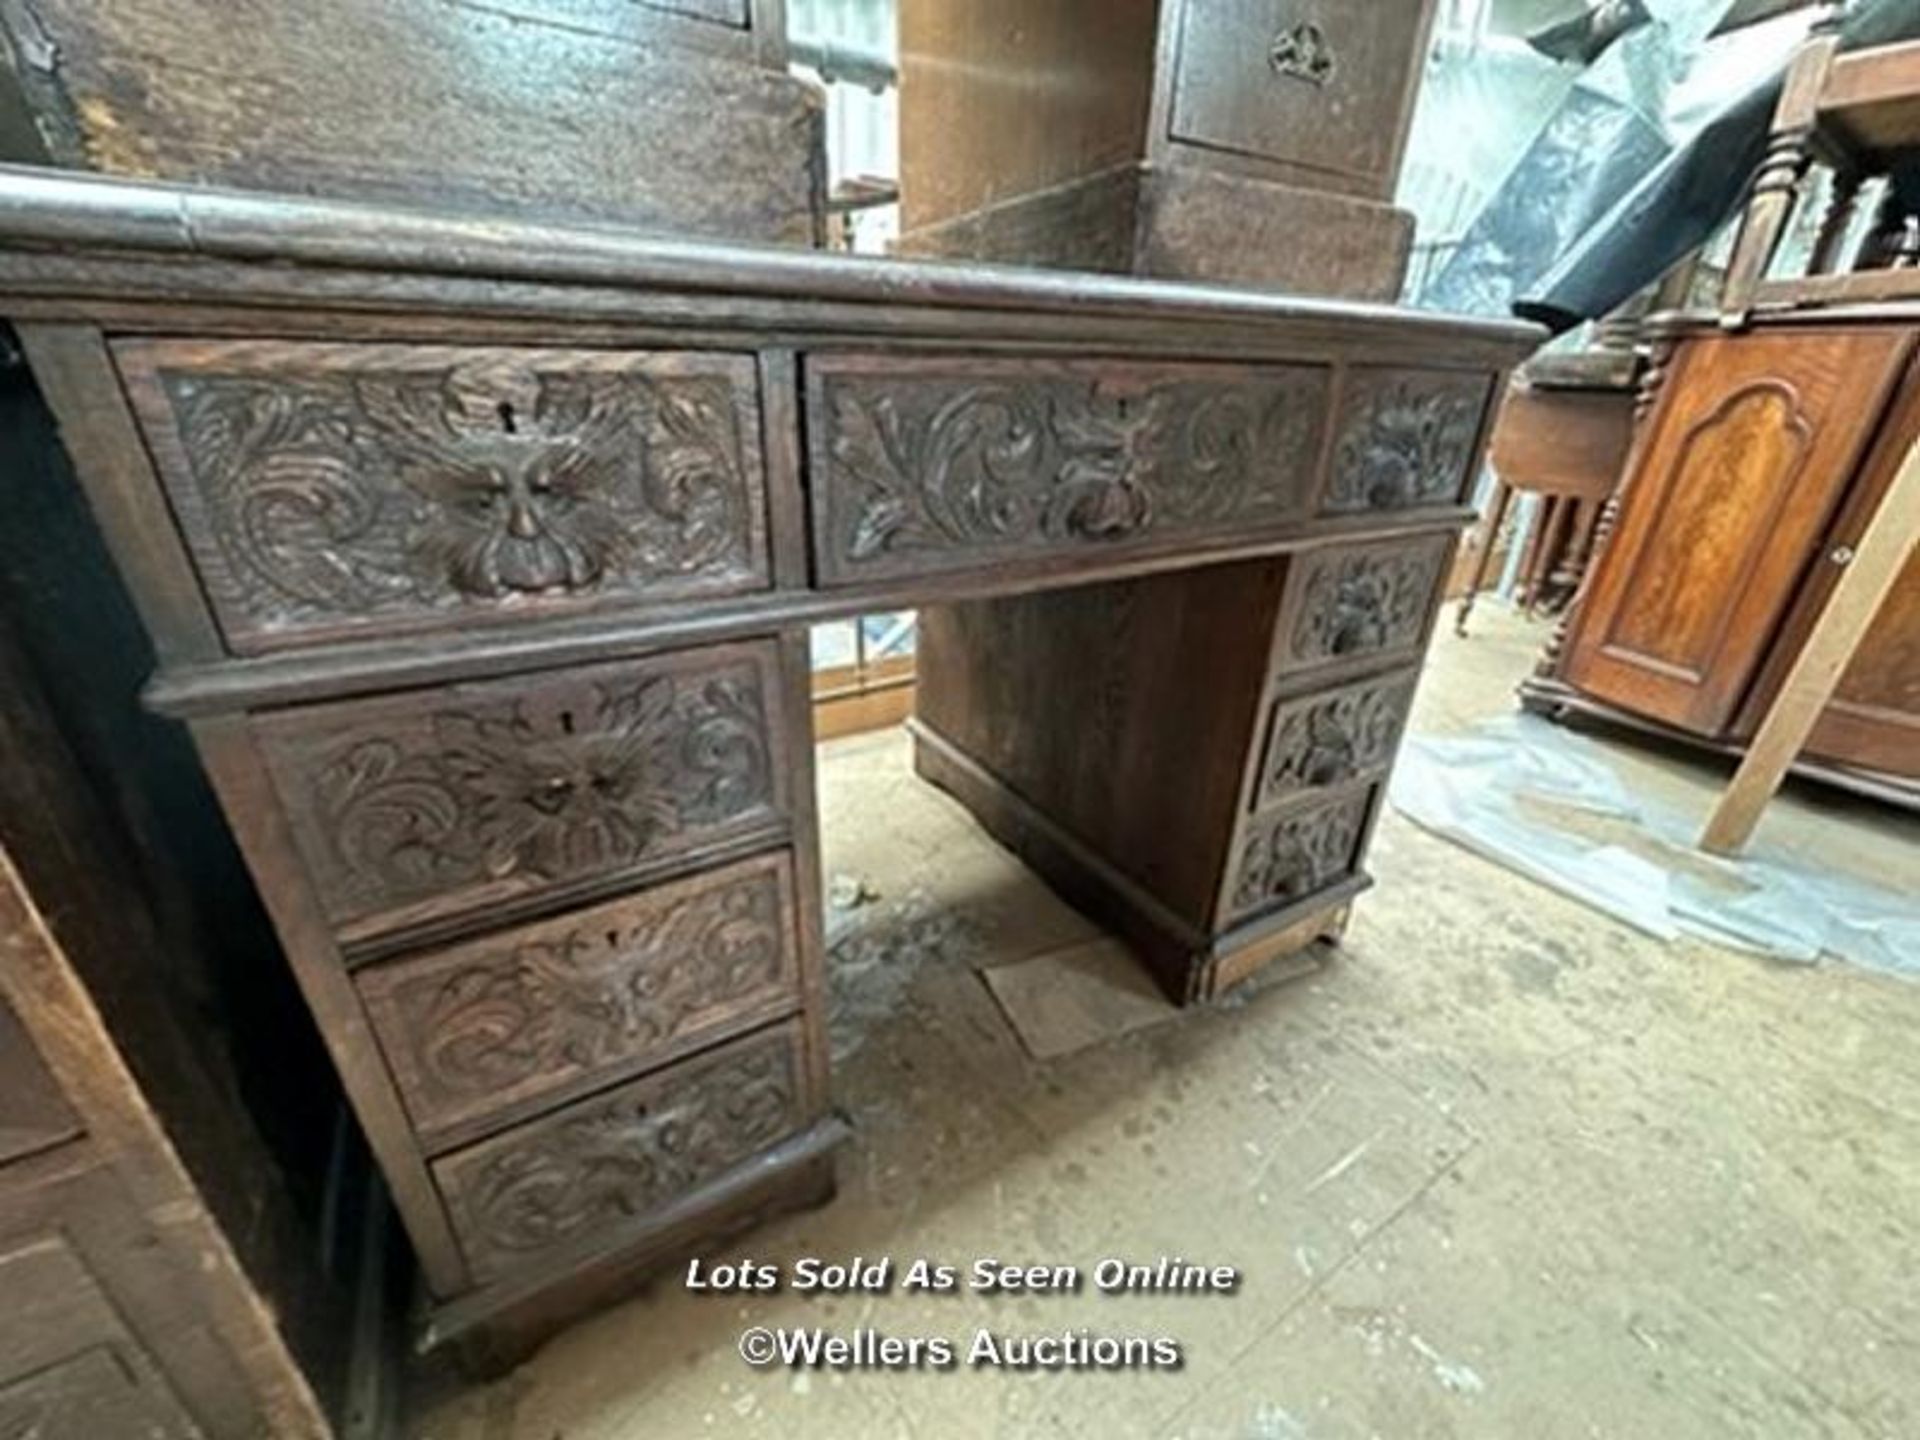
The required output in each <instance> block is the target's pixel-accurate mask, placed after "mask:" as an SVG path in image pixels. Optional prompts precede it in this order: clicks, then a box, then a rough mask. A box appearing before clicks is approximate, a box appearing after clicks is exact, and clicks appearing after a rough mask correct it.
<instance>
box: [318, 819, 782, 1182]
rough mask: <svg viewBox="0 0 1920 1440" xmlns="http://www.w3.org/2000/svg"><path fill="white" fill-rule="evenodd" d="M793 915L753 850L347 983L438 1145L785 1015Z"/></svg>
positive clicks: (778, 875)
mask: <svg viewBox="0 0 1920 1440" xmlns="http://www.w3.org/2000/svg"><path fill="white" fill-rule="evenodd" d="M793 909H794V897H793V873H792V866H791V863H790V861H789V859H788V857H787V856H786V855H785V854H775V855H766V856H759V857H756V858H754V859H751V860H744V861H741V862H740V863H738V864H736V865H729V866H724V867H722V868H721V869H718V870H714V871H709V872H707V873H705V874H702V875H697V876H694V877H692V878H690V879H686V880H679V881H674V882H672V883H669V884H666V885H661V886H657V887H655V888H653V889H650V890H646V891H642V892H641V893H639V894H637V895H630V896H625V897H623V898H621V899H618V900H611V901H608V902H607V903H605V904H603V905H595V906H591V907H589V908H588V909H585V910H580V911H574V912H570V913H569V914H566V915H563V916H559V917H557V918H555V919H552V920H543V921H538V922H536V923H534V924H531V925H523V926H518V927H516V928H514V929H510V930H506V931H502V932H501V933H499V934H497V935H489V936H487V937H485V938H484V939H479V940H470V941H467V942H465V943H463V944H460V945H454V946H450V947H448V948H447V949H444V950H439V951H435V952H432V953H429V954H425V955H418V956H408V957H406V958H404V959H400V960H395V961H392V962H390V963H388V964H385V965H381V966H378V967H375V968H372V969H368V970H363V971H362V972H360V974H359V975H358V976H357V977H356V982H357V984H358V986H359V989H360V994H361V996H362V998H363V999H364V1000H365V1001H366V1004H367V1013H368V1016H369V1018H370V1019H371V1020H372V1022H373V1028H374V1033H375V1034H376V1035H378V1036H379V1038H380V1047H381V1049H382V1050H383V1051H385V1053H386V1057H387V1063H388V1065H389V1066H390V1068H391V1069H392V1070H393V1074H394V1081H395V1083H396V1084H397V1085H398V1086H399V1089H400V1094H401V1096H402V1098H403V1099H404V1100H405V1101H406V1104H407V1109H408V1112H409V1113H410V1114H411V1115H412V1117H413V1120H414V1123H415V1124H416V1125H418V1126H419V1127H420V1129H421V1131H422V1132H423V1134H424V1135H425V1136H426V1137H427V1142H428V1143H429V1144H432V1143H434V1137H435V1136H437V1135H441V1134H445V1133H446V1132H448V1131H449V1130H451V1129H453V1128H454V1127H461V1128H463V1129H464V1128H466V1126H465V1125H463V1122H471V1121H475V1120H486V1119H497V1118H498V1117H502V1116H511V1115H514V1114H518V1113H522V1112H524V1111H525V1110H526V1108H527V1107H528V1105H529V1104H530V1103H533V1104H538V1103H547V1102H551V1101H553V1100H556V1099H565V1098H567V1097H568V1096H570V1095H574V1094H578V1093H580V1092H581V1091H582V1090H584V1089H586V1088H588V1087H590V1086H591V1085H593V1084H594V1083H595V1082H600V1083H605V1082H606V1081H607V1080H609V1079H618V1078H620V1077H621V1076H622V1075H625V1074H628V1073H631V1072H632V1071H634V1070H636V1069H639V1068H641V1067H642V1066H644V1065H653V1064H658V1063H660V1062H662V1061H665V1060H672V1059H674V1058H676V1057H678V1056H680V1055H683V1054H685V1053H687V1052H688V1051H689V1050H692V1049H696V1048H698V1047H699V1046H701V1045H703V1044H707V1043H710V1042H711V1041H713V1040H716V1039H720V1038H723V1037H724V1036H725V1035H727V1034H728V1033H730V1032H732V1031H735V1030H739V1029H741V1028H744V1027H745V1025H748V1024H751V1023H753V1021H754V1020H756V1019H758V1020H765V1019H768V1018H770V1017H771V1016H772V1015H773V1014H775V1013H779V1012H782V1011H791V1010H793V1009H794V1008H795V1007H796V1006H797V1004H798V1000H799V994H798V976H797V959H798V956H797V946H796V936H795V933H794V915H793Z"/></svg>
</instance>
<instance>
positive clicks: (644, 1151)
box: [433, 1021, 809, 1283]
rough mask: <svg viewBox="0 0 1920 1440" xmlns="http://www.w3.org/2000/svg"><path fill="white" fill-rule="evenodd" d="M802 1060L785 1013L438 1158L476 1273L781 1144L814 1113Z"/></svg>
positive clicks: (570, 1238) (642, 1209)
mask: <svg viewBox="0 0 1920 1440" xmlns="http://www.w3.org/2000/svg"><path fill="white" fill-rule="evenodd" d="M804 1074H805V1072H804V1067H803V1065H802V1042H801V1030H800V1024H799V1022H798V1021H786V1022H783V1023H781V1024H780V1025H777V1026H774V1027H771V1028H769V1029H766V1030H762V1031H758V1032H756V1033H754V1034H752V1035H749V1036H746V1037H745V1038H743V1039H740V1040H735V1041H732V1042H731V1043H729V1044H726V1045H723V1046H721V1047H720V1048H719V1049H717V1050H712V1051H709V1052H708V1053H706V1054H704V1055H701V1056H698V1057H696V1058H695V1059H692V1060H686V1061H683V1062H681V1063H680V1064H678V1065H674V1066H671V1067H669V1068H668V1069H666V1070H661V1071H656V1072H655V1073H653V1074H651V1075H647V1076H644V1077H642V1078H641V1079H639V1080H635V1081H632V1082H630V1083H628V1084H626V1085H622V1086H619V1087H618V1088H616V1089H613V1090H608V1091H605V1092H603V1093H602V1094H599V1095H595V1096H593V1097H591V1098H590V1099H586V1100H582V1101H579V1102H577V1103H576V1104H573V1105H569V1106H567V1107H566V1108H565V1109H563V1110H559V1111H556V1112H555V1113H554V1114H552V1115H548V1116H545V1117H543V1118H542V1119H539V1120H535V1121H533V1122H532V1123H530V1124H527V1125H523V1126H521V1127H519V1128H518V1129H516V1130H511V1131H508V1132H507V1133H506V1134H504V1135H497V1136H495V1137H493V1138H492V1139H490V1140H483V1141H481V1142H480V1143H479V1144H477V1145H473V1146H470V1147H468V1148H467V1149H465V1150H460V1151H456V1152H455V1153H454V1154H452V1155H449V1156H447V1157H446V1158H444V1159H442V1160H439V1161H437V1162H435V1164H434V1166H433V1173H434V1178H435V1180H436V1181H437V1182H438V1183H439V1186H440V1190H441V1194H442V1195H443V1196H444V1197H445V1199H446V1202H447V1211H448V1214H449V1216H450V1217H451V1219H452V1222H453V1228H454V1233H455V1234H456V1235H457V1236H458V1237H459V1240H460V1246H461V1250H462V1251H463V1252H464V1254H465V1255H466V1259H467V1264H468V1267H469V1268H470V1269H471V1270H472V1272H473V1277H474V1279H475V1281H476V1282H479V1283H485V1282H486V1281H489V1280H492V1279H496V1278H498V1277H499V1276H501V1275H503V1274H505V1273H507V1272H509V1271H511V1270H513V1269H515V1268H516V1267H519V1266H521V1265H525V1264H527V1263H529V1262H533V1261H537V1260H538V1259H539V1258H540V1256H541V1255H542V1253H543V1252H546V1251H548V1250H551V1249H553V1248H555V1247H559V1246H563V1245H564V1246H567V1247H568V1248H569V1249H573V1248H576V1247H577V1248H579V1249H591V1248H593V1244H594V1239H593V1237H594V1236H595V1233H596V1232H599V1231H603V1230H604V1231H614V1230H617V1229H619V1228H622V1227H624V1225H626V1224H627V1223H630V1222H632V1221H633V1220H635V1219H636V1218H637V1217H640V1216H644V1215H645V1214H646V1213H647V1212H648V1211H650V1210H655V1209H658V1208H659V1207H660V1206H662V1205H665V1204H668V1203H669V1202H671V1201H673V1200H675V1199H678V1198H679V1197H680V1196H682V1195H684V1194H686V1193H687V1192H688V1191H690V1190H693V1189H696V1188H697V1187H699V1186H700V1185H703V1184H705V1183H706V1182H708V1181H710V1180H714V1179H716V1178H718V1177H719V1176H720V1175H722V1174H724V1173H725V1172H726V1171H727V1170H729V1169H731V1168H732V1167H733V1166H735V1165H738V1164H739V1163H740V1162H742V1161H744V1160H747V1159H750V1158H751V1157H752V1156H754V1155H756V1154H758V1153H759V1152H760V1151H762V1150H765V1149H767V1148H769V1147H770V1146H773V1145H775V1144H778V1143H779V1142H780V1141H781V1140H783V1139H785V1138H786V1137H787V1136H788V1135H790V1134H792V1133H793V1132H794V1131H795V1130H797V1129H799V1128H800V1127H801V1126H802V1125H803V1124H805V1123H806V1121H807V1119H808V1118H809V1115H808V1110H809V1101H808V1097H807V1095H806V1093H805V1085H806V1082H805V1078H804ZM607 1238H608V1241H609V1243H614V1242H616V1240H617V1236H615V1235H612V1234H609V1235H608V1237H607Z"/></svg>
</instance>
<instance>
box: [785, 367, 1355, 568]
mask: <svg viewBox="0 0 1920 1440" xmlns="http://www.w3.org/2000/svg"><path fill="white" fill-rule="evenodd" d="M1327 392H1328V375H1327V371H1326V369H1325V368H1324V367H1321V366H1259V367H1254V366H1200V365H1151V364H1117V363H1116V364H1106V363H1101V364H1090V363H1082V362H1073V361H1064V360H1060V361H1053V360H1018V361H973V362H965V361H946V360H903V359H900V358H897V357H886V358H879V357H870V356H869V357H860V356H834V357H827V358H823V359H816V360H814V361H812V362H811V363H810V364H809V366H808V378H807V395H808V411H809V427H810V442H809V443H810V446H811V450H812V462H813V465H812V473H813V484H814V495H815V505H816V513H815V545H816V556H817V564H818V569H819V573H820V576H821V579H822V582H823V583H825V584H829V585H844V584H850V583H854V582H857V581H860V580H867V579H877V578H883V577H887V576H899V575H919V574H925V573H928V572H931V571H948V570H962V569H969V568H973V567H977V566H981V565H985V564H988V563H990V562H992V561H995V560H999V559H1006V558H1015V557H1030V558H1039V557H1045V556H1049V555H1071V554H1073V553H1075V552H1077V551H1085V550H1087V549H1089V548H1091V547H1100V548H1103V549H1105V548H1110V547H1114V546H1121V545H1126V544H1129V543H1141V542H1147V541H1150V540H1155V539H1162V538H1165V537H1169V536H1179V535H1196V534H1205V533H1209V532H1213V533H1223V534H1224V533H1242V532H1246V531H1249V530H1257V529H1259V528H1261V527H1263V526H1272V525H1276V524H1282V523H1285V522H1287V521H1289V520H1294V519H1298V518H1301V517H1302V515H1303V514H1304V512H1305V510H1306V507H1307V506H1309V505H1310V504H1311V503H1312V502H1311V498H1310V497H1311V493H1312V487H1313V481H1314V468H1315V465H1316V463H1317V461H1318V456H1319V450H1320V440H1321V435H1322V431H1323V427H1324V425H1325V422H1326V408H1327Z"/></svg>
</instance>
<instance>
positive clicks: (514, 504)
mask: <svg viewBox="0 0 1920 1440" xmlns="http://www.w3.org/2000/svg"><path fill="white" fill-rule="evenodd" d="M113 348H114V355H115V358H116V360H117V362H118V363H119V366H120V369H121V371H122V373H123V375H124V376H125V377H126V381H127V385H128V389H129V391H130V392H131V395H132V399H133V403H134V408H135V410H136V412H137V413H138V415H139V417H140V422H141V425H142V428H143V429H144V430H145V432H146V436H147V440H148V443H149V445H150V446H151V447H152V449H153V452H154V456H155V458H156V460H157V461H158V465H159V470H160V478H161V480H162V481H163V483H164V484H165V486H166V489H167V493H168V496H169V498H170V499H171V501H172V504H173V509H174V513H175V515H176V516H177V517H178V519H179V522H180V526H181V529H182V531H183V532H184V534H185V537H186V541H187V546H188V549H189V550H190V552H191V553H192V555H193V559H194V564H195V567H196V569H197V570H198V571H199V574H200V578H201V581H202V583H203V584H204V586H205V588H206V591H207V595H208V598H209V599H210V600H211V602H212V604H213V608H214V611H215V614H216V615H217V617H218V618H219V621H220V625H221V628H222V629H223V631H224V632H225V634H226V637H227V640H228V643H229V644H230V645H232V646H233V647H234V648H235V649H236V650H241V651H249V650H258V649H263V648H268V647H272V646H278V645H285V644H289V643H312V642H315V641H324V640H332V639H341V638H346V637H349V636H352V635H354V634H356V633H368V632H372V633H379V634H387V633H394V632H401V631H407V630H415V629H422V628H441V629H452V628H454V627H457V626H471V625H473V624H475V623H488V622H496V621H502V620H514V621H522V622H524V621H529V620H538V619H540V618H543V617H546V616H556V615H566V614H572V613H576V612H579V611H582V610H590V609H605V608H608V607H616V606H624V607H631V608H637V607H645V606H649V605H660V604H663V603H667V602H672V601H685V600H688V599H692V598H695V597H698V596H702V595H736V594H741V593H744V592H748V591H753V590H764V589H766V588H767V586H768V583H769V578H768V576H769V565H768V555H767V487H766V480H765V474H764V470H765V467H764V464H763V461H762V458H761V447H760V406H759V400H758V395H757V388H758V381H757V377H756V374H755V366H754V362H753V358H752V357H751V356H749V355H727V354H649V353H646V352H639V353H634V352H626V353H621V354H607V353H600V352H592V351H581V350H519V349H505V348H480V347H461V348H453V347H446V346H424V345H317V344H297V343H295V344H283V343H279V342H275V341H195V340H123V341H120V342H118V343H117V344H116V345H115V346H114V347H113Z"/></svg>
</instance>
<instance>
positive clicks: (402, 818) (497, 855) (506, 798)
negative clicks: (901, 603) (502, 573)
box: [254, 642, 787, 943]
mask: <svg viewBox="0 0 1920 1440" xmlns="http://www.w3.org/2000/svg"><path fill="white" fill-rule="evenodd" d="M779 696H780V686H779V676H778V670H777V664H776V659H775V651H774V648H773V646H772V644H771V643H768V642H753V643H748V644H740V645H723V646H716V647H713V648H711V649H705V650H690V651H681V652H679V653H676V654H672V655H665V656H657V657H653V658H650V659H646V660H635V661H621V662H616V663H613V664H607V665H593V666H586V667H582V668H579V669H574V670H562V671H552V672H549V673H546V674H541V675H533V676H517V677H514V678H511V679H506V680H491V681H483V682H479V683H474V684H468V685H452V686H448V687H446V688H444V689H439V690H429V691H416V692H412V693H409V694H405V695H400V696H394V697H390V698H389V697H382V698H376V699H370V700H351V701H343V702H340V703H337V704H331V705H316V706H311V707H307V708H303V709H299V710H292V711H279V712H274V713H270V714H267V715H263V716H259V717H256V719H255V720H254V730H255V734H256V735H257V737H258V739H259V743H260V746H261V750H262V753H263V755H264V758H265V760H266V763H267V767H268V769H269V771H270V772H271V773H272V776H273V781H274V785H275V788H276V789H277V790H278V791H279V794H280V798H281V802H282V803H283V804H284V806H285V807H286V812H287V815H288V817H289V820H290V823H291V826H292V829H293V836H294V840H295V843H296V844H297V846H298V847H299V850H300V854H301V856H302V858H303V859H304V860H305V862H306V867H307V873H308V875H309V877H310V879H311V881H312V884H313V887H314V889H315V891H316V892H317V893H318V896H319V900H320V903H321V905H322V906H323V907H324V908H325V910H326V912H327V914H328V916H329V917H330V918H331V919H332V920H333V921H334V922H335V924H336V925H337V926H338V927H339V930H340V933H341V935H342V937H343V939H345V940H346V941H348V942H349V943H352V942H353V941H356V940H359V939H362V938H364V937H365V936H367V935H369V934H372V933H375V932H380V931H388V930H394V929H398V928H401V927H404V926H408V925H412V924H416V923H425V922H430V921H434V920H437V919H440V918H442V917H443V916H445V915H447V914H450V913H457V912H466V911H470V910H473V909H475V908H478V907H481V906H485V905H490V904H495V903H498V902H501V901H505V900H511V899H516V898H519V897H525V896H528V895H531V894H533V893H536V892H542V891H551V892H554V893H556V894H564V893H567V892H568V891H581V892H583V893H584V892H585V891H587V890H589V889H593V888H600V889H602V890H604V888H605V886H606V884H607V882H609V881H611V880H614V879H617V878H620V877H622V876H625V875H628V874H635V875H638V874H642V873H644V872H647V871H649V870H653V869H656V868H658V867H659V866H660V865H661V864H662V863H664V862H668V861H672V860H675V859H677V858H681V857H687V856H689V855H691V854H694V853H696V852H699V851H701V850H703V849H706V848H708V847H711V846H715V845H718V844H721V843H723V842H728V841H738V840H742V839H745V838H748V837H751V836H754V835H772V834H776V833H778V832H779V831H780V830H781V829H782V826H783V819H784V816H785V813H786V806H787V776H786V765H785V763H784V761H785V755H784V750H783V749H782V746H783V743H784V735H785V725H784V720H783V718H782V716H781V713H780V698H779Z"/></svg>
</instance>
